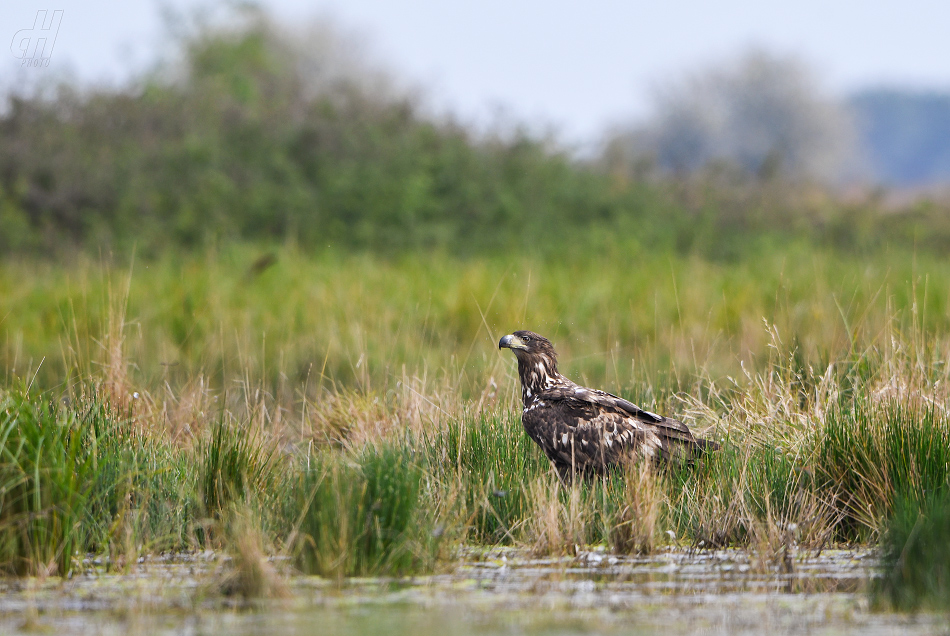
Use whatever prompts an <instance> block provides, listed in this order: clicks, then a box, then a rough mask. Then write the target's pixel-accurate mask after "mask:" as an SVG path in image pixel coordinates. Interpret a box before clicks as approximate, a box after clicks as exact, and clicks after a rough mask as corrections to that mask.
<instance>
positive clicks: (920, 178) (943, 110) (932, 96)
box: [848, 89, 950, 186]
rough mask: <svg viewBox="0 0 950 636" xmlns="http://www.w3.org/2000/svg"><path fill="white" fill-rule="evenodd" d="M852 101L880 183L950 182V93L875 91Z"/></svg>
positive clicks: (871, 166)
mask: <svg viewBox="0 0 950 636" xmlns="http://www.w3.org/2000/svg"><path fill="white" fill-rule="evenodd" d="M848 101H849V103H850V105H851V107H852V108H853V110H854V112H855V114H856V117H857V126H858V132H859V136H860V143H861V144H862V146H863V147H862V151H863V155H864V157H865V158H866V161H867V163H868V166H867V167H868V168H869V169H870V171H871V176H872V177H873V178H874V179H875V180H877V181H879V182H881V183H883V184H886V185H891V186H921V185H930V184H935V183H941V182H944V183H945V182H950V93H938V92H923V91H908V90H894V89H873V90H865V91H861V92H859V93H856V94H854V95H852V96H851V98H850V99H849V100H848Z"/></svg>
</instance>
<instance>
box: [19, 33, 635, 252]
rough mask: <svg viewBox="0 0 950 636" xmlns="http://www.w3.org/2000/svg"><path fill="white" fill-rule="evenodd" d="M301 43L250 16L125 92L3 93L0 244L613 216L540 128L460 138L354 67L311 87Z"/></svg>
mask: <svg viewBox="0 0 950 636" xmlns="http://www.w3.org/2000/svg"><path fill="white" fill-rule="evenodd" d="M285 36H286V37H285ZM303 46H306V45H305V44H302V43H299V42H298V43H296V44H295V41H294V40H293V38H291V37H290V35H288V34H285V33H284V32H282V31H280V30H279V29H277V28H276V27H274V26H273V25H272V24H271V23H270V22H268V21H267V20H265V19H262V18H257V19H253V20H252V21H251V22H249V23H246V24H244V25H243V26H241V27H239V28H234V29H227V28H217V29H206V30H203V31H201V32H200V33H199V34H198V35H195V36H193V37H191V38H189V39H186V40H185V41H184V42H183V44H182V47H183V59H182V61H181V62H180V66H179V67H176V68H174V69H172V70H171V72H165V73H156V74H154V75H150V76H149V77H147V78H143V79H142V80H141V81H140V82H139V83H137V84H136V86H134V87H127V88H124V89H121V90H115V91H112V90H94V91H92V92H82V91H78V90H76V89H70V88H65V87H64V88H61V89H59V91H58V92H56V94H55V97H54V98H53V99H49V98H47V99H43V98H29V99H28V98H23V97H11V98H10V103H9V108H8V112H7V113H6V114H5V115H4V116H3V118H2V121H0V197H2V199H0V200H2V207H0V210H2V212H0V243H2V247H3V248H5V249H11V248H12V249H31V248H32V249H37V248H47V247H50V246H57V245H62V244H82V245H101V244H110V245H116V244H120V243H121V244H122V245H127V244H130V243H132V242H134V243H137V245H138V246H139V249H148V248H150V247H163V246H166V245H169V244H171V245H183V246H192V245H196V244H202V243H206V242H207V241H209V240H221V239H229V238H235V237H243V238H266V239H276V240H285V239H290V240H292V241H294V242H298V243H300V244H302V245H305V246H321V245H325V244H326V243H336V244H340V245H344V246H369V247H379V248H387V247H389V248H396V249H398V248H405V247H415V246H430V245H435V246H459V245H468V244H474V245H476V246H484V245H496V244H498V243H504V244H506V245H510V244H516V243H520V242H521V241H523V240H524V238H525V237H526V235H528V232H529V228H530V229H533V230H535V231H540V230H542V229H545V228H553V227H556V226H560V225H562V224H564V223H572V224H578V223H581V222H583V221H585V220H590V219H591V217H592V216H599V217H603V216H610V215H612V214H615V213H616V210H615V208H616V206H617V200H616V198H615V197H613V196H612V195H611V193H610V191H609V190H608V189H607V188H605V187H604V181H603V179H602V178H601V177H600V176H599V175H596V174H594V173H592V172H591V171H587V170H582V169H578V168H577V166H576V165H575V164H574V163H573V162H572V161H571V160H570V159H569V158H568V157H567V156H566V154H564V153H563V152H559V151H556V150H552V149H551V148H549V144H547V143H546V142H544V141H543V140H538V139H533V138H531V137H529V136H528V135H527V134H520V133H512V134H511V135H506V136H505V138H504V139H502V138H501V137H500V136H496V137H493V138H485V139H480V140H475V139H474V138H473V137H472V135H471V134H470V133H469V132H468V131H467V130H466V129H465V128H463V127H461V126H460V125H457V124H456V123H453V122H452V121H449V120H440V119H438V118H435V117H430V116H426V115H424V113H423V110H422V108H421V106H420V105H419V104H418V100H416V99H415V98H414V97H413V96H412V94H410V93H409V92H408V91H399V90H388V89H387V90H383V89H381V88H379V87H377V86H374V85H372V82H367V81H366V78H365V77H356V76H353V77H348V76H347V75H346V74H345V73H342V74H340V73H337V74H336V75H334V76H332V77H330V78H329V79H326V80H325V81H320V82H316V83H315V82H314V81H313V78H314V76H315V73H318V71H314V70H313V69H312V65H310V66H307V65H305V64H302V62H303V61H304V60H305V58H306V56H307V54H308V52H307V51H304V50H302V48H301V47H303ZM315 46H316V45H315ZM324 57H326V59H325V60H324V61H325V63H326V64H333V63H335V62H333V60H332V59H331V56H329V55H327V56H324ZM319 62H320V60H318V61H317V63H318V64H319ZM357 72H363V73H365V72H364V71H354V72H353V73H357ZM314 84H316V85H314ZM367 84H369V85H367ZM526 224H527V225H526ZM515 232H517V233H518V234H517V236H516V235H515V234H514V233H515Z"/></svg>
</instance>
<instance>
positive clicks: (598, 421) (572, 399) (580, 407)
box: [544, 385, 706, 459]
mask: <svg viewBox="0 0 950 636" xmlns="http://www.w3.org/2000/svg"><path fill="white" fill-rule="evenodd" d="M545 393H546V394H545V396H544V399H545V400H549V401H552V402H559V403H560V404H561V408H562V409H563V410H564V411H565V412H567V413H569V414H570V415H572V416H573V417H574V418H575V421H576V422H577V426H578V429H587V430H588V431H589V433H595V431H594V430H590V429H591V425H595V427H596V428H598V429H600V428H603V429H605V430H607V431H611V430H612V431H614V436H613V439H614V440H615V441H616V442H617V443H618V446H620V447H626V446H628V445H631V446H633V445H645V446H647V447H651V448H653V449H654V450H657V451H659V452H660V454H661V455H662V456H663V457H665V458H667V459H669V458H671V457H673V456H678V455H681V453H684V451H685V455H687V456H691V455H692V454H693V452H694V451H699V450H702V448H704V447H705V445H706V442H705V440H697V439H696V438H695V437H694V436H693V434H692V433H691V432H690V430H689V428H687V427H686V425H685V424H683V423H682V422H680V421H679V420H674V419H672V418H668V417H662V416H660V415H657V414H656V413H651V412H650V411H646V410H644V409H641V408H640V407H639V406H637V405H636V404H634V403H633V402H630V401H629V400H625V399H623V398H621V397H617V396H616V395H612V394H610V393H607V392H605V391H598V390H596V389H588V388H586V387H582V386H577V385H574V386H560V387H557V388H552V389H551V390H549V391H547V392H545ZM580 432H581V431H580V430H578V433H580ZM624 433H627V434H624ZM617 450H620V449H619V448H618V449H617ZM644 450H646V449H644Z"/></svg>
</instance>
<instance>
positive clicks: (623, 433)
mask: <svg viewBox="0 0 950 636" xmlns="http://www.w3.org/2000/svg"><path fill="white" fill-rule="evenodd" d="M498 348H499V349H511V351H512V352H513V353H514V354H515V357H517V358H518V375H519V376H521V401H522V403H523V404H524V410H523V411H522V412H521V422H522V424H524V428H525V431H526V432H527V433H528V436H529V437H531V439H533V440H534V441H535V442H536V443H537V444H538V446H540V447H541V450H543V451H544V454H545V455H546V456H547V458H548V459H549V460H551V462H552V463H553V464H554V467H555V468H556V469H557V472H558V475H559V476H560V478H561V479H562V480H563V481H569V480H570V479H571V478H572V477H573V475H575V474H582V475H588V476H589V475H598V474H603V473H605V472H607V471H608V470H609V469H610V468H611V467H613V466H617V465H620V464H622V463H623V462H624V461H627V460H629V459H632V458H634V457H636V456H638V455H639V456H642V457H645V458H648V459H651V460H653V461H656V462H663V461H670V460H685V461H691V460H694V459H696V458H697V457H699V456H701V455H702V454H703V453H704V452H706V451H711V450H715V449H717V448H719V445H718V444H717V443H716V442H713V441H711V440H706V439H700V438H697V437H694V436H693V434H692V433H691V432H690V430H689V429H688V428H687V427H686V425H685V424H683V423H682V422H680V421H678V420H674V419H671V418H668V417H663V416H661V415H657V414H656V413H651V412H650V411H646V410H644V409H641V408H640V407H639V406H637V405H636V404H634V403H633V402H628V401H627V400H625V399H623V398H621V397H617V396H616V395H611V394H610V393H606V392H604V391H598V390H596V389H588V388H587V387H583V386H580V385H578V384H575V383H574V382H571V381H570V380H568V379H567V378H565V377H564V376H563V375H561V374H560V373H558V370H557V353H556V352H555V351H554V346H553V345H552V344H551V341H550V340H548V339H547V338H545V337H544V336H540V335H538V334H536V333H534V332H533V331H516V332H514V333H512V334H509V335H507V336H504V337H503V338H502V339H501V340H499V341H498Z"/></svg>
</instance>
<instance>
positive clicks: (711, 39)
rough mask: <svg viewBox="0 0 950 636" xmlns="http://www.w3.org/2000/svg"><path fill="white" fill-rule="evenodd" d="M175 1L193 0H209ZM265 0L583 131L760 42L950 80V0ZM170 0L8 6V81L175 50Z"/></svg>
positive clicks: (466, 107) (805, 55)
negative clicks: (37, 59) (22, 35)
mask: <svg viewBox="0 0 950 636" xmlns="http://www.w3.org/2000/svg"><path fill="white" fill-rule="evenodd" d="M47 3H49V4H47ZM164 4H165V5H169V6H173V7H175V8H177V9H185V10H190V9H191V8H194V7H196V6H199V5H202V4H203V5H205V6H207V5H208V3H207V2H204V3H196V2H187V1H185V0H166V1H165V2H164ZM260 4H262V5H263V6H264V7H265V8H266V9H267V10H268V11H269V12H270V13H272V14H273V15H275V16H276V17H277V18H278V19H284V20H289V21H300V20H304V19H307V18H310V17H327V16H328V17H330V18H332V19H334V20H335V21H336V22H338V23H339V24H340V25H341V26H342V27H343V28H344V29H345V30H348V31H355V32H357V33H359V34H360V35H361V36H363V37H364V39H365V41H366V42H367V43H368V45H369V49H370V57H371V58H375V59H377V60H380V61H382V62H383V63H384V64H385V65H387V66H388V67H389V68H391V69H393V70H395V71H396V72H397V73H399V74H400V75H401V76H402V77H403V78H405V79H407V80H408V81H410V82H412V83H414V84H417V85H421V86H422V87H423V88H424V90H425V92H426V93H427V94H428V96H429V99H430V102H431V103H432V104H433V105H434V106H435V107H437V108H439V109H449V110H452V111H454V112H456V113H458V114H460V115H461V116H462V117H463V119H465V120H469V121H474V122H487V121H489V120H490V119H491V118H492V117H493V114H494V113H497V112H498V111H499V110H502V111H504V112H506V113H507V114H508V116H509V117H511V118H514V119H516V120H525V121H527V122H529V123H530V124H531V125H533V126H535V127H547V126H550V127H553V128H554V129H556V130H558V131H559V133H560V135H561V136H562V138H563V139H565V140H567V141H571V142H578V143H584V142H590V141H592V140H593V139H595V138H596V137H597V136H598V135H599V134H600V132H601V131H602V130H603V129H604V127H605V126H607V125H609V124H611V123H614V122H618V121H622V120H624V119H629V118H631V117H633V116H636V115H638V114H642V113H643V112H644V111H645V109H646V105H647V104H648V103H649V95H650V91H651V88H652V87H653V86H655V85H656V84H657V83H659V82H662V81H663V80H664V78H668V77H670V76H675V75H679V74H682V73H684V72H688V71H690V70H694V69H698V68H701V67H703V66H704V65H708V64H710V63H714V62H716V61H723V60H728V59H729V58H730V57H734V56H737V55H739V54H741V53H742V52H743V51H745V50H747V49H749V48H750V47H753V46H757V47H760V48H765V49H768V50H770V51H773V52H776V53H779V54H791V55H796V56H799V57H801V58H802V59H803V60H804V61H806V62H807V63H809V64H810V65H812V66H813V67H814V68H815V69H816V70H817V71H818V72H819V77H820V79H821V80H822V82H823V84H824V86H826V87H827V89H828V90H829V91H831V92H832V93H837V94H844V93H846V92H848V91H850V90H854V89H856V88H861V87H866V86H877V85H882V84H889V85H900V86H909V87H917V88H934V89H938V90H950V1H945V0H930V1H924V0H896V1H895V0H885V1H873V2H868V1H867V0H863V1H859V0H796V2H784V3H776V2H761V1H759V2H753V1H751V0H717V1H716V2H703V1H701V0H667V1H665V2H657V1H656V0H651V1H649V2H646V1H637V2H606V1H604V0H588V1H586V2H583V3H582V2H577V1H573V2H569V1H563V0H543V1H542V0H505V1H501V0H479V1H478V2H452V1H451V0H411V1H406V2H396V1H394V0H345V1H343V0H311V1H310V2H304V1H302V0H266V1H264V2H261V3H260ZM160 6H161V4H160V3H159V2H156V1H154V0H124V1H123V2H115V0H111V1H107V0H85V1H79V0H41V1H39V2H36V1H34V0H26V1H16V2H13V1H6V2H4V3H2V6H0V36H2V37H3V38H4V42H5V44H4V50H3V51H0V83H2V85H3V86H9V85H10V84H11V83H16V82H20V81H28V80H30V79H35V78H36V75H37V74H47V75H48V76H52V75H54V74H58V75H60V76H67V77H73V78H78V79H80V80H81V81H100V82H101V81H108V82H116V81H120V80H121V78H122V77H126V76H128V74H129V73H131V72H134V71H135V70H136V69H140V68H142V67H143V66H145V65H147V64H148V63H149V62H150V61H151V60H153V59H154V57H155V55H156V53H157V51H158V50H159V48H160V45H161V43H162V42H163V37H162V33H163V27H162V19H161V10H160ZM39 9H48V10H50V12H52V11H53V10H56V9H61V10H63V12H64V13H63V18H62V22H61V24H60V28H59V33H58V36H57V38H56V42H55V48H54V49H53V53H52V55H51V56H50V63H49V66H48V67H46V68H39V69H27V70H24V69H21V68H20V61H19V60H18V59H16V58H15V57H14V54H13V52H12V51H11V50H10V46H11V42H12V39H13V37H14V34H15V33H17V32H18V31H20V30H21V29H30V28H32V26H33V22H34V20H35V18H36V12H37V10H39ZM50 15H51V14H50ZM25 73H30V74H31V75H29V76H25V75H24V74H25ZM24 78H25V79H24Z"/></svg>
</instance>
